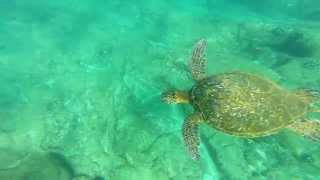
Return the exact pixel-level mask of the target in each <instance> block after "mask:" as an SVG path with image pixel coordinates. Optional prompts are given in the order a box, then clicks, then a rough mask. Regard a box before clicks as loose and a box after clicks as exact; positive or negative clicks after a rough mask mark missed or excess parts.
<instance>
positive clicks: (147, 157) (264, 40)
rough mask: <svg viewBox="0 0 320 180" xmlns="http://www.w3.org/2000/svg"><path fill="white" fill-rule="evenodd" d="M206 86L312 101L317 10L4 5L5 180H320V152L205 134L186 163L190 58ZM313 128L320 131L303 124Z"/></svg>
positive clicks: (1, 102)
mask: <svg viewBox="0 0 320 180" xmlns="http://www.w3.org/2000/svg"><path fill="white" fill-rule="evenodd" d="M201 38H204V39H206V40H207V43H208V48H207V59H208V68H207V70H208V74H217V73H223V72H228V71H235V70H236V71H244V72H250V73H255V74H259V75H260V76H263V77H265V78H268V79H271V80H273V81H275V82H277V83H279V84H281V85H282V86H284V87H286V88H288V89H294V88H308V89H315V90H319V89H320V3H319V1H318V0H282V1H276V0H264V1H257V0H198V1H196V0H181V1H169V0H162V1H160V0H158V1H157V0H150V1H147V0H144V1H142V0H124V1H111V0H91V1H75V0H65V1H60V0H56V1H49V0H47V1H45V0H43V1H40V0H39V1H26V0H0V180H69V179H70V180H318V179H320V141H318V142H317V141H312V140H310V139H308V138H304V137H302V136H300V135H298V134H295V133H292V132H290V131H286V130H284V131H283V132H280V133H278V134H275V135H272V136H268V137H261V138H256V139H245V138H238V137H234V136H230V135H227V134H224V133H221V132H219V131H217V130H214V129H212V128H210V127H208V126H206V125H201V126H200V136H201V145H200V153H201V159H200V160H199V161H193V160H192V159H191V158H190V156H189V155H188V153H187V152H186V150H185V147H184V143H183V138H182V133H181V127H182V123H183V120H184V119H185V118H186V117H187V116H188V115H189V114H191V113H192V111H193V109H192V107H191V106H190V105H167V104H164V103H162V102H161V101H160V95H161V93H162V92H163V91H165V90H167V89H171V88H179V89H185V90H188V89H190V88H191V87H192V85H193V81H192V79H191V77H190V73H189V69H188V61H189V59H190V56H191V53H192V48H193V46H194V44H195V43H196V42H197V41H198V40H199V39H201ZM310 116H311V117H312V118H317V117H318V118H320V117H319V115H317V114H316V113H315V114H311V115H310Z"/></svg>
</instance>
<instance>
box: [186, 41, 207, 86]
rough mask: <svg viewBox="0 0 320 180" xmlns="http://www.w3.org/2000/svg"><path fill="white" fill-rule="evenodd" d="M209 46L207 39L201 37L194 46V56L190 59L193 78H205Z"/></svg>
mask: <svg viewBox="0 0 320 180" xmlns="http://www.w3.org/2000/svg"><path fill="white" fill-rule="evenodd" d="M206 48H207V42H206V40H205V39H200V40H199V41H198V42H197V43H196V45H195V46H194V49H193V52H192V57H191V59H190V64H189V66H190V71H191V74H192V78H193V79H194V80H196V81H198V80H200V79H202V78H204V76H205V68H206V59H205V51H206Z"/></svg>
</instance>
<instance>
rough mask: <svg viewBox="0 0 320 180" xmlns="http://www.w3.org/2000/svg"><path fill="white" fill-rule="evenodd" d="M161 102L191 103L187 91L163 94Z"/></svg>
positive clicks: (171, 91) (173, 91) (172, 91)
mask: <svg viewBox="0 0 320 180" xmlns="http://www.w3.org/2000/svg"><path fill="white" fill-rule="evenodd" d="M161 100H162V101H163V102H165V103H167V104H180V103H189V93H188V92H187V91H179V90H170V91H166V92H164V93H162V95H161Z"/></svg>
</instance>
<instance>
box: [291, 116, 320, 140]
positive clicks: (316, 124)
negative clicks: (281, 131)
mask: <svg viewBox="0 0 320 180" xmlns="http://www.w3.org/2000/svg"><path fill="white" fill-rule="evenodd" d="M289 129H291V130H293V131H295V132H296V133H299V134H301V135H303V136H305V137H308V138H310V139H312V140H315V141H320V121H319V120H304V121H299V122H296V123H294V124H292V125H290V126H289Z"/></svg>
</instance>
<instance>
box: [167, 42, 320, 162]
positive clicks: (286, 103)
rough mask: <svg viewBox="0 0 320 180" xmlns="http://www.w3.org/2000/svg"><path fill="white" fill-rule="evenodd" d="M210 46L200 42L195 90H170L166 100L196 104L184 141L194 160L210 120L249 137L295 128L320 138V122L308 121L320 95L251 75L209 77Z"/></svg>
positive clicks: (196, 51)
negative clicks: (201, 130) (203, 128)
mask: <svg viewBox="0 0 320 180" xmlns="http://www.w3.org/2000/svg"><path fill="white" fill-rule="evenodd" d="M206 46H207V43H206V41H205V40H204V39H201V40H199V41H198V42H197V43H196V45H195V47H194V49H193V53H192V57H191V59H190V71H191V75H192V78H193V79H194V81H195V85H194V86H193V87H192V88H191V90H189V91H181V90H169V91H166V92H164V93H163V94H162V95H161V99H162V101H164V102H166V103H169V104H172V103H190V104H191V105H192V106H193V108H194V113H193V114H192V115H190V116H189V117H188V118H186V119H185V121H184V123H183V128H182V129H183V138H184V142H185V145H186V147H187V150H188V152H189V153H190V155H191V157H192V159H194V160H198V159H199V157H200V155H199V144H200V138H199V134H198V125H199V123H201V122H205V123H206V124H208V125H209V126H211V127H213V128H215V129H217V130H220V131H222V132H224V133H227V134H230V135H235V136H239V137H245V138H255V137H261V136H268V135H271V134H274V133H277V132H279V131H281V130H283V129H290V130H293V131H294V132H297V133H299V134H301V135H303V136H307V137H310V138H312V139H315V140H319V139H320V121H318V120H310V119H306V117H305V116H306V114H307V113H309V112H315V111H316V109H315V108H314V107H313V106H312V104H313V103H314V102H315V101H316V100H317V99H318V97H319V95H318V93H316V91H311V90H303V89H300V90H287V89H285V88H283V87H281V86H279V85H277V84H276V83H274V82H272V81H271V80H268V79H265V78H263V77H260V76H258V75H255V74H250V73H246V72H238V71H236V72H228V73H221V74H216V75H212V76H205V67H206V60H205V50H206Z"/></svg>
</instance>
